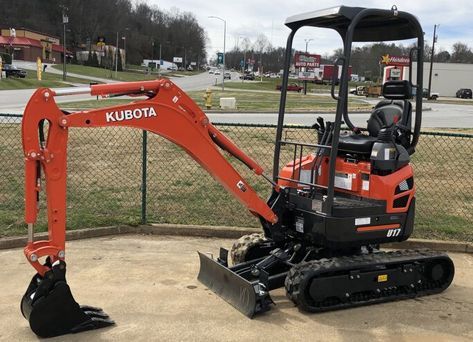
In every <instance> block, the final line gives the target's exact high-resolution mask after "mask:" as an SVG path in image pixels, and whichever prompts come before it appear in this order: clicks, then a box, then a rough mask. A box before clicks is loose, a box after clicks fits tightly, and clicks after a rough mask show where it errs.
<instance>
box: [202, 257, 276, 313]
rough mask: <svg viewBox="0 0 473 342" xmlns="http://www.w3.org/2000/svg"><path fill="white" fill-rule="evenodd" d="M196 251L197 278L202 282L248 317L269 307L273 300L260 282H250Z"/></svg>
mask: <svg viewBox="0 0 473 342" xmlns="http://www.w3.org/2000/svg"><path fill="white" fill-rule="evenodd" d="M198 253H199V259H200V271H199V275H198V276H197V279H198V280H199V281H200V282H201V283H202V284H204V285H205V286H207V287H208V288H209V289H210V290H212V291H213V292H214V293H215V294H217V295H218V296H220V297H221V298H223V299H224V300H225V301H227V302H228V303H230V304H231V305H232V306H233V307H235V308H236V309H237V310H238V311H240V312H241V313H243V314H244V315H246V316H247V317H249V318H252V317H253V316H254V315H256V314H258V313H260V312H264V311H268V310H269V309H270V304H273V301H272V300H271V297H270V295H269V293H268V292H267V291H266V289H265V287H264V285H263V284H262V283H260V282H259V281H254V282H250V281H248V280H246V279H244V278H243V277H241V276H240V275H238V274H237V273H235V272H233V271H232V270H231V269H230V268H228V267H225V266H224V265H222V264H220V263H219V262H217V261H215V260H213V259H211V258H209V257H208V256H207V255H205V254H203V253H200V252H198Z"/></svg>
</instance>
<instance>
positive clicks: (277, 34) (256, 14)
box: [145, 0, 473, 58]
mask: <svg viewBox="0 0 473 342" xmlns="http://www.w3.org/2000/svg"><path fill="white" fill-rule="evenodd" d="M145 1H146V0H145ZM146 2H148V3H149V4H150V5H152V6H157V7H158V8H159V9H161V10H164V11H170V10H172V9H176V8H177V9H179V10H180V11H186V12H191V13H193V14H194V15H195V17H196V18H197V20H198V22H199V24H200V25H201V26H202V27H203V28H204V29H205V31H206V33H207V36H208V42H207V53H208V57H210V58H212V57H213V56H214V55H215V54H216V53H217V52H218V51H222V50H223V36H224V34H223V22H222V21H220V20H217V19H211V18H209V16H218V17H221V18H223V19H224V20H226V26H227V34H226V50H227V51H228V50H231V49H232V48H234V47H235V46H237V45H238V44H241V41H242V40H243V39H244V37H246V38H248V39H250V40H251V42H252V43H254V41H255V40H256V37H257V36H258V34H261V33H263V34H265V35H266V37H267V38H268V39H269V41H270V42H271V44H272V45H273V46H275V47H278V46H285V45H286V38H287V35H288V33H289V29H288V28H286V27H285V26H284V22H285V20H286V18H287V17H289V16H292V15H295V14H299V13H304V12H310V11H315V10H319V9H323V8H328V7H333V6H338V5H340V4H341V3H340V2H338V1H332V0H319V1H317V2H315V1H308V0H291V1H288V0H260V1H256V2H255V1H252V0H237V1H229V0H219V1H216V0H212V1H202V0H201V1H196V0H147V1H146ZM309 4H311V5H309ZM343 4H344V5H346V6H358V7H371V8H382V9H390V8H391V7H392V5H393V4H395V5H396V6H397V8H398V10H400V11H406V12H410V13H412V14H414V15H415V16H417V17H418V18H419V20H420V23H421V25H422V27H423V29H424V32H425V40H426V42H427V43H429V44H432V34H433V28H434V25H436V24H437V25H440V27H439V28H438V29H437V36H438V40H437V45H436V46H437V47H438V48H439V49H440V48H442V49H447V50H451V47H452V45H453V44H454V43H456V42H458V41H462V42H464V43H466V44H467V45H469V46H470V47H472V48H473V23H472V21H473V2H472V1H471V0H451V1H445V0H444V1H440V0H387V1H386V0H377V1H371V0H366V1H347V0H346V1H345V3H343ZM308 39H313V40H312V41H309V43H308V51H309V52H311V53H318V54H326V53H332V52H333V50H335V49H337V48H340V47H342V42H341V39H340V36H339V35H338V34H337V33H335V32H334V31H332V30H328V29H316V28H302V29H300V30H299V31H298V32H297V34H296V36H295V37H294V45H293V47H294V48H295V49H297V50H305V41H306V40H308ZM437 47H436V51H439V49H437Z"/></svg>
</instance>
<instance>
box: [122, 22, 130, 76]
mask: <svg viewBox="0 0 473 342" xmlns="http://www.w3.org/2000/svg"><path fill="white" fill-rule="evenodd" d="M129 30H130V29H129V28H128V27H125V33H124V34H123V37H122V39H123V50H124V52H125V56H124V60H125V63H124V64H125V67H124V69H126V60H127V55H126V31H129Z"/></svg>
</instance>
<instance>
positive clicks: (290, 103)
mask: <svg viewBox="0 0 473 342" xmlns="http://www.w3.org/2000/svg"><path fill="white" fill-rule="evenodd" d="M188 94H189V96H190V97H191V98H192V99H193V100H194V101H196V103H197V104H198V105H199V106H200V107H201V108H203V109H204V98H203V95H204V91H191V92H188ZM212 94H213V95H212V96H213V101H212V102H213V107H212V109H218V104H219V102H220V98H221V97H235V98H236V101H237V110H236V111H277V110H278V108H279V97H280V95H279V93H264V92H251V91H248V92H244V91H231V90H227V91H225V92H222V91H213V92H212ZM130 101H131V100H127V99H111V100H108V99H107V100H99V101H97V100H91V101H77V102H68V103H62V104H61V107H62V108H68V109H71V108H72V109H88V108H98V107H106V106H111V105H116V104H123V103H128V102H130ZM335 107H336V102H335V101H334V100H332V99H331V98H330V97H328V96H316V95H310V96H305V95H301V94H293V93H291V94H289V96H288V98H287V105H286V109H287V111H288V112H291V111H292V112H294V111H311V110H327V111H333V110H335ZM371 107H372V106H371V105H370V104H368V103H365V102H364V101H362V100H358V99H350V100H349V109H350V110H359V109H371ZM228 111H235V110H228Z"/></svg>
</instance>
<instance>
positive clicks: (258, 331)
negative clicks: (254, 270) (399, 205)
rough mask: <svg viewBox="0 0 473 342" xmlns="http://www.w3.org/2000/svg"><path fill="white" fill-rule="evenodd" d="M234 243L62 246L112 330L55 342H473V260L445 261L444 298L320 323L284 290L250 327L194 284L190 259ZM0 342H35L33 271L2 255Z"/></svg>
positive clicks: (342, 314) (72, 279)
mask: <svg viewBox="0 0 473 342" xmlns="http://www.w3.org/2000/svg"><path fill="white" fill-rule="evenodd" d="M231 243H232V241H230V240H219V239H203V238H179V237H163V236H116V237H106V238H98V239H87V240H80V241H71V242H69V243H68V247H67V248H68V249H67V261H68V277H67V279H68V283H69V285H70V286H71V289H72V293H73V294H74V297H75V299H76V300H77V301H78V302H79V303H80V304H90V305H96V306H100V307H102V308H103V309H104V310H105V312H107V313H108V314H109V315H110V316H111V317H112V318H113V319H114V320H115V321H116V325H115V326H113V327H111V328H106V329H99V330H94V331H89V332H85V333H80V334H76V335H67V336H63V337H59V338H55V339H52V340H53V341H206V342H207V341H270V342H275V341H413V342H414V341H415V342H419V341H449V342H450V341H471V340H472V339H473V324H472V322H473V257H472V256H471V255H468V254H451V257H452V259H453V260H454V262H455V265H456V274H455V279H454V281H453V284H452V285H451V286H450V287H449V288H448V289H447V290H446V291H445V292H443V293H441V294H438V295H434V296H429V297H422V298H418V299H412V300H404V301H399V302H391V303H384V304H378V305H372V306H366V307H360V308H354V309H349V310H342V311H333V312H327V313H322V314H307V313H303V312H300V311H299V310H298V309H297V308H296V307H294V305H293V304H292V302H290V301H289V300H288V299H287V298H286V296H285V293H284V290H283V289H278V290H275V291H272V292H271V296H272V298H273V300H274V301H275V304H276V305H274V306H272V308H271V310H270V311H269V312H267V313H265V314H262V315H259V316H257V317H255V318H254V319H248V318H247V317H246V316H244V315H242V314H241V313H240V312H238V311H237V310H235V309H234V308H233V307H232V306H231V305H229V304H227V303H226V302H225V301H224V300H222V299H221V298H220V297H218V296H217V295H215V294H214V293H213V292H211V291H209V290H208V289H207V288H205V287H204V286H203V285H202V284H200V283H199V282H198V281H197V279H196V277H197V273H198V269H199V261H198V257H197V253H196V251H197V250H199V251H202V252H207V251H211V252H213V253H214V254H215V253H217V252H218V248H219V246H221V245H223V246H224V247H227V248H228V247H229V246H231ZM0 259H1V260H5V261H7V262H3V263H1V264H0V274H2V291H0V312H1V319H0V340H1V341H37V340H38V339H37V338H36V337H35V336H34V334H33V333H32V332H31V330H30V329H29V326H28V322H27V321H26V320H25V319H24V318H23V317H22V315H21V313H20V310H19V302H20V299H21V296H22V295H23V292H24V291H25V289H26V287H27V285H28V283H29V282H30V279H31V277H32V276H33V274H34V272H33V268H32V267H31V266H30V265H29V264H28V263H27V262H26V260H25V258H24V255H23V253H22V250H21V249H19V248H17V249H11V250H3V251H0Z"/></svg>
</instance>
